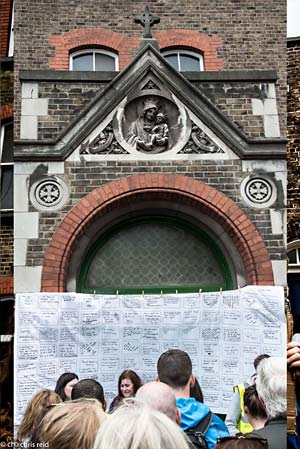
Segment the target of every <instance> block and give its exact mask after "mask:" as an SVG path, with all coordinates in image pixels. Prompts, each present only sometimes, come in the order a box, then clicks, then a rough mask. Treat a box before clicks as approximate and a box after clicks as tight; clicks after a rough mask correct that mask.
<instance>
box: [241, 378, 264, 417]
mask: <svg viewBox="0 0 300 449" xmlns="http://www.w3.org/2000/svg"><path fill="white" fill-rule="evenodd" d="M244 406H245V407H247V409H248V411H249V414H250V415H251V416H253V417H254V418H267V412H266V410H265V408H264V406H263V404H262V402H261V401H260V400H259V398H258V394H257V390H256V386H255V385H251V386H250V387H248V388H246V390H245V393H244Z"/></svg>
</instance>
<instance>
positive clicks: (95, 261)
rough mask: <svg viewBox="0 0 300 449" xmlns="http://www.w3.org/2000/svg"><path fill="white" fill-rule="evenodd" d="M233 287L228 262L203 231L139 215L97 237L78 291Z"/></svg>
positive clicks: (176, 222) (86, 259) (85, 262)
mask: <svg viewBox="0 0 300 449" xmlns="http://www.w3.org/2000/svg"><path fill="white" fill-rule="evenodd" d="M200 288H201V289H203V290H209V291H210V290H220V288H222V289H224V290H226V289H230V288H232V278H231V274H230V270H229V267H228V264H227V261H226V259H225V257H224V255H223V253H222V252H221V251H220V249H219V248H218V247H217V245H216V244H215V242H214V241H213V239H212V238H211V237H210V236H209V235H208V234H206V233H205V232H204V231H203V230H199V229H198V228H196V227H195V226H194V225H191V224H187V223H186V222H183V221H181V220H179V219H177V218H174V217H173V218H171V217H151V218H149V217H147V218H142V217H140V218H137V219H133V220H131V221H129V222H126V223H123V224H122V225H118V226H116V227H114V228H113V229H111V230H110V231H108V232H107V233H106V234H104V235H102V236H100V238H99V239H98V240H97V241H96V243H95V244H94V245H93V247H92V248H90V249H89V251H88V254H87V255H86V257H85V259H84V261H83V264H82V267H81V271H80V274H79V279H78V283H77V291H79V292H94V291H96V292H102V293H115V292H116V290H118V291H119V292H124V293H136V292H139V293H140V292H141V290H143V291H145V292H150V293H155V292H160V291H161V290H163V291H164V292H167V291H171V292H175V290H178V291H181V292H187V291H198V290H199V289H200Z"/></svg>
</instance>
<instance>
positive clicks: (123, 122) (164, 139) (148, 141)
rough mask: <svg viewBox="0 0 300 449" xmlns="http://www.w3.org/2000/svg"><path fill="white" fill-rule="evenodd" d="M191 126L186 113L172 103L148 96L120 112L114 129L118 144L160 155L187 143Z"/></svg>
mask: <svg viewBox="0 0 300 449" xmlns="http://www.w3.org/2000/svg"><path fill="white" fill-rule="evenodd" d="M149 82H150V81H149ZM149 82H148V83H147V90H148V91H149V87H150V86H149ZM189 123H190V122H189V119H188V117H187V113H186V111H185V109H184V108H182V110H180V108H179V107H178V106H177V104H176V103H175V102H174V101H172V100H171V99H169V98H166V97H163V96H159V95H147V94H145V95H140V96H138V97H136V98H134V99H133V100H132V101H129V102H128V103H127V104H126V105H125V106H124V108H123V109H120V111H119V112H118V113H117V114H116V116H115V119H114V125H113V126H114V131H115V135H116V138H117V140H118V142H119V143H120V144H121V145H122V146H123V147H124V148H126V149H129V151H130V149H132V150H136V151H139V152H142V153H146V154H160V153H164V152H166V151H169V150H171V149H172V148H174V147H175V145H176V144H178V143H180V142H181V141H182V142H184V141H185V142H186V141H187V140H188V135H187V134H188V133H189V132H190V126H189Z"/></svg>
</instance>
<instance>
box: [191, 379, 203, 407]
mask: <svg viewBox="0 0 300 449" xmlns="http://www.w3.org/2000/svg"><path fill="white" fill-rule="evenodd" d="M190 397H191V398H195V399H196V401H198V402H204V399H203V393H202V390H201V387H200V384H199V382H198V379H197V377H195V383H194V385H193V386H192V387H190Z"/></svg>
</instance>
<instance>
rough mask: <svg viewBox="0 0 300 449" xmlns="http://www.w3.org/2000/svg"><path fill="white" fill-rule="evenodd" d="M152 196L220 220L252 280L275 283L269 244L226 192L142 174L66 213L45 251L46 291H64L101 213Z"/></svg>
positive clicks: (101, 189) (182, 179) (181, 179)
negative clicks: (79, 244)
mask: <svg viewBox="0 0 300 449" xmlns="http://www.w3.org/2000/svg"><path fill="white" fill-rule="evenodd" d="M143 195H144V196H148V197H149V195H150V197H151V195H152V196H153V197H157V195H160V196H161V198H166V199H170V200H171V201H177V200H178V199H180V200H181V201H183V202H184V203H185V204H188V205H191V206H193V207H198V208H199V209H201V211H202V212H204V213H206V214H208V215H210V217H212V218H213V219H214V220H216V222H218V223H219V224H220V225H221V226H222V227H223V229H224V230H225V231H226V233H227V234H228V235H229V236H230V237H231V238H232V240H233V241H234V243H235V245H236V247H237V249H238V251H239V254H240V255H241V258H242V260H243V263H244V267H245V271H246V273H247V284H249V285H273V283H274V280H273V271H272V266H271V262H270V259H269V255H268V252H267V249H266V247H265V244H264V242H263V240H262V238H261V236H260V234H259V232H258V230H257V229H256V227H255V226H254V225H253V223H252V222H251V220H250V219H249V218H248V217H247V215H246V214H245V213H244V212H243V211H242V210H241V209H240V208H239V207H238V206H237V205H236V204H235V203H234V202H233V201H232V200H231V199H230V198H228V197H227V196H226V195H224V194H223V193H221V192H219V191H218V190H216V189H214V188H213V187H210V186H208V185H207V184H204V183H203V182H200V181H196V180H193V179H191V178H188V177H186V176H180V175H171V174H165V175H156V174H140V175H134V176H130V177H127V178H121V179H118V180H116V181H112V182H109V183H107V184H105V185H104V186H102V187H99V188H98V189H96V190H93V191H92V192H91V193H89V194H88V195H87V196H86V197H84V198H83V199H82V200H81V201H79V203H78V204H77V205H76V206H75V207H74V208H73V209H72V210H71V211H70V212H69V213H68V214H67V215H66V217H65V218H64V219H63V221H62V222H61V224H60V225H59V227H58V229H57V230H56V232H55V234H54V235H53V237H52V240H51V242H50V245H49V247H48V249H47V251H46V254H45V260H44V266H43V273H42V291H54V292H63V291H65V282H66V273H67V268H68V262H69V259H70V257H71V254H72V248H73V246H74V245H75V242H76V241H77V240H78V238H79V237H80V236H81V235H82V233H83V232H84V230H85V229H86V227H87V226H88V225H89V224H90V223H91V222H92V220H94V219H96V218H97V216H101V215H103V214H105V212H106V211H107V210H110V209H112V208H113V207H117V206H118V205H120V202H122V201H127V202H128V201H129V202H130V201H134V199H135V198H137V197H140V198H141V197H142V196H143Z"/></svg>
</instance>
